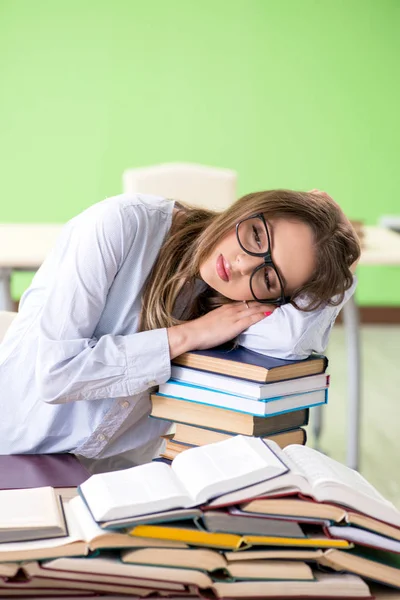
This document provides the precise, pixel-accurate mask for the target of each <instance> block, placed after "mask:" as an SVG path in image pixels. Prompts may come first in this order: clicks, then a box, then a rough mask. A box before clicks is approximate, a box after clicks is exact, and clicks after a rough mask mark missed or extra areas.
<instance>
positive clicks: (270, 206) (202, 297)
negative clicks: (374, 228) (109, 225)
mask: <svg viewBox="0 0 400 600" xmlns="http://www.w3.org/2000/svg"><path fill="white" fill-rule="evenodd" d="M180 208H181V210H180V212H178V213H177V214H176V215H175V216H174V218H173V222H172V226H171V229H170V232H169V235H168V236H167V238H166V240H165V241H164V244H163V245H162V247H161V250H160V253H159V255H158V258H157V260H156V262H155V264H154V266H153V268H152V271H151V273H150V275H149V277H148V280H147V282H146V284H145V289H144V294H143V299H142V310H141V314H140V324H139V329H140V331H145V330H149V329H158V328H162V327H171V326H173V325H178V324H179V323H182V322H183V321H182V320H180V319H178V318H177V317H176V316H174V315H173V312H174V307H175V304H176V301H177V298H178V296H179V294H180V293H181V292H183V291H185V297H188V298H190V302H189V305H188V306H187V307H186V310H185V318H184V320H185V321H186V320H190V319H194V318H196V317H199V316H201V315H202V314H205V313H206V312H208V311H209V310H212V309H213V308H216V307H217V306H220V305H222V304H225V303H227V302H232V300H230V299H229V298H226V297H224V296H222V295H221V294H219V293H218V292H216V291H215V290H213V289H211V288H209V287H207V288H206V289H205V290H204V291H203V292H201V293H200V294H198V295H197V296H193V294H191V292H193V289H194V286H195V282H196V280H197V279H198V278H199V270H200V265H201V264H202V263H203V261H204V260H206V259H207V257H208V256H209V255H210V254H211V253H212V251H213V250H214V248H215V246H216V245H217V244H218V243H219V241H220V240H221V239H222V238H223V237H224V236H225V235H227V234H228V233H231V232H232V230H233V229H234V228H235V225H236V223H237V222H238V221H240V219H243V218H246V217H249V216H251V215H253V214H256V213H260V212H262V213H263V214H264V215H265V217H266V219H267V220H268V219H280V218H282V219H290V220H292V221H299V222H302V223H306V224H307V225H309V227H310V228H311V230H312V232H313V237H314V251H315V254H316V268H315V271H314V274H313V276H312V277H311V279H310V280H309V281H308V282H307V283H306V284H305V285H303V286H301V287H299V288H298V289H296V290H294V293H293V294H292V296H291V303H292V304H293V305H294V306H296V307H297V308H298V309H299V310H303V311H310V310H315V309H317V308H319V307H321V306H323V305H327V304H328V305H334V306H336V305H338V304H340V303H341V302H342V300H343V296H344V293H345V291H346V290H348V289H349V288H350V287H351V285H352V281H353V276H352V273H351V271H350V266H351V265H352V264H353V262H354V261H356V260H357V259H358V258H359V256H360V245H359V241H358V238H357V236H356V235H355V233H354V230H353V229H352V227H351V226H350V225H349V223H348V222H347V221H346V220H344V219H343V215H342V212H341V210H340V208H339V207H338V205H337V204H336V203H335V202H333V201H332V200H331V199H329V198H326V197H324V196H319V195H316V194H311V193H307V192H294V191H290V190H270V191H266V192H254V193H252V194H247V195H246V196H243V197H242V198H239V200H237V201H236V202H235V203H234V204H232V205H231V206H230V207H229V208H227V209H226V210H224V211H223V212H215V211H212V210H205V209H203V208H196V207H193V206H189V205H186V204H183V203H180ZM186 294H187V296H186ZM300 300H301V301H300Z"/></svg>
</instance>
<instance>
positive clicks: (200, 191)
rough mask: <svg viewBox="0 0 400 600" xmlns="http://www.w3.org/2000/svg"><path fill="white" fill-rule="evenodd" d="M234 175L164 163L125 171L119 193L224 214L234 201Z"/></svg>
mask: <svg viewBox="0 0 400 600" xmlns="http://www.w3.org/2000/svg"><path fill="white" fill-rule="evenodd" d="M236 182H237V174H236V172H235V171H232V170H230V169H220V168H216V167H207V166H204V165H196V164H190V163H168V164H161V165H154V166H151V167H143V168H139V169H127V170H126V171H125V172H124V173H123V190H124V192H128V193H143V194H155V195H159V196H165V197H166V198H174V199H176V200H182V201H183V202H188V203H191V204H194V205H196V206H202V207H204V208H209V209H213V210H224V209H225V208H227V206H229V205H230V204H232V202H234V201H235V200H236V197H237V196H236Z"/></svg>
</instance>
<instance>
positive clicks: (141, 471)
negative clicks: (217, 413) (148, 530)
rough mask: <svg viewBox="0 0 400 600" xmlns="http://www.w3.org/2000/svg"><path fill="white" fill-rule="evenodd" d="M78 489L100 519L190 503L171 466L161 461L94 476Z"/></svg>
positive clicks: (97, 518)
mask: <svg viewBox="0 0 400 600" xmlns="http://www.w3.org/2000/svg"><path fill="white" fill-rule="evenodd" d="M79 489H80V491H81V493H82V495H83V497H84V500H85V501H86V503H87V504H88V506H89V509H90V511H91V513H92V515H93V517H94V518H95V520H96V521H99V522H101V521H106V520H111V519H123V518H125V517H134V516H138V515H141V514H148V513H152V512H158V511H161V510H168V509H170V508H180V507H185V506H186V505H187V504H188V503H190V499H189V498H188V497H187V492H186V490H185V488H184V487H183V485H182V483H181V482H180V481H179V479H178V478H177V477H176V475H175V473H174V472H173V470H172V469H171V467H169V466H168V465H166V464H164V463H160V462H152V463H148V464H145V465H139V466H138V467H132V468H130V469H124V470H122V471H111V472H108V473H99V474H96V475H92V476H91V477H89V479H88V480H87V481H85V482H84V483H82V485H81V486H80V488H79Z"/></svg>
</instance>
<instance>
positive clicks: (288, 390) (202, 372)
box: [151, 347, 329, 460]
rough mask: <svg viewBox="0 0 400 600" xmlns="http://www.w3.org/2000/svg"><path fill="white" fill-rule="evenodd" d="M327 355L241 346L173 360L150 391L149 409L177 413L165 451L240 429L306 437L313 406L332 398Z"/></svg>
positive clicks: (171, 454) (167, 415)
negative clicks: (286, 354)
mask: <svg viewBox="0 0 400 600" xmlns="http://www.w3.org/2000/svg"><path fill="white" fill-rule="evenodd" d="M327 364H328V361H327V358H326V357H325V356H322V355H317V354H315V355H312V356H310V357H309V358H308V359H306V360H303V361H286V360H280V359H276V358H271V357H269V356H265V355H263V354H259V353H256V352H252V351H251V350H247V349H245V348H243V347H236V348H234V349H224V348H222V347H220V348H214V349H211V350H202V351H194V352H188V353H186V354H182V355H181V356H178V357H177V358H175V359H174V360H173V364H172V367H171V379H169V380H168V381H167V382H166V383H164V384H162V385H160V386H159V390H158V392H157V393H154V394H152V395H151V401H152V411H151V416H152V417H156V418H159V419H165V420H168V421H173V422H174V423H175V425H174V432H173V433H171V434H169V435H167V436H165V438H166V445H165V449H164V451H163V454H162V455H161V456H162V457H164V458H166V459H170V460H172V459H173V458H175V456H177V455H178V454H179V453H180V452H182V451H184V450H187V449H188V448H192V447H194V446H202V445H205V444H210V443H213V442H218V441H222V440H225V439H228V438H229V437H231V436H233V435H236V434H242V435H248V436H256V437H262V438H267V439H272V440H274V441H275V442H276V443H277V444H278V445H279V446H280V447H281V448H284V447H285V446H288V445H289V444H305V443H306V432H305V430H304V429H303V428H302V426H304V425H307V424H308V418H309V409H310V408H311V407H314V406H318V405H320V404H325V403H326V402H327V399H328V387H329V375H327V374H326V373H325V371H326V368H327Z"/></svg>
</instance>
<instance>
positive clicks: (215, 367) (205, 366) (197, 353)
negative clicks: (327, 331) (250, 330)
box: [172, 346, 328, 383]
mask: <svg viewBox="0 0 400 600" xmlns="http://www.w3.org/2000/svg"><path fill="white" fill-rule="evenodd" d="M172 363H173V364H175V365H181V366H183V367H189V368H192V369H199V370H201V371H210V372H212V373H221V374H222V375H231V376H232V377H238V378H239V379H248V380H250V381H257V382H260V383H266V382H275V381H284V380H286V379H295V378H296V377H305V376H307V375H316V374H319V373H324V372H325V370H326V368H327V366H328V359H327V358H326V356H323V355H321V354H312V355H311V356H309V357H308V358H306V359H305V360H301V361H294V360H282V359H280V358H272V357H271V356H266V355H264V354H261V353H259V352H254V351H253V350H248V349H247V348H243V347H242V346H238V347H236V348H233V349H231V348H226V347H225V346H218V347H217V348H210V349H209V350H193V351H192V352H186V353H185V354H181V355H180V356H177V357H176V358H174V359H173V361H172Z"/></svg>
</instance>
